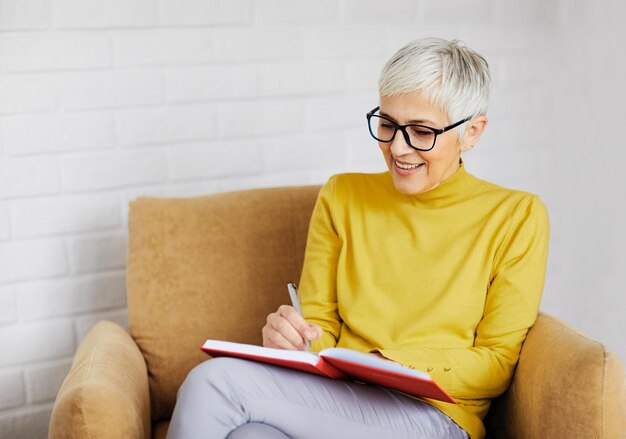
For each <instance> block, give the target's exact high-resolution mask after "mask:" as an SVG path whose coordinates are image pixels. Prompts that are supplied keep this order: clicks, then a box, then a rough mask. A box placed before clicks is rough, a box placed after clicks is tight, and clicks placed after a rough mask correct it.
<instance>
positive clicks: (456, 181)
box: [385, 158, 471, 206]
mask: <svg viewBox="0 0 626 439" xmlns="http://www.w3.org/2000/svg"><path fill="white" fill-rule="evenodd" d="M459 165H460V166H459V169H457V170H456V171H455V172H454V174H452V175H451V176H450V177H448V178H447V179H446V180H444V181H443V182H441V183H439V184H438V185H437V186H436V187H435V188H433V189H431V190H428V191H426V192H420V193H417V194H402V193H400V192H398V190H397V189H396V187H395V185H394V183H393V177H391V173H390V172H389V171H387V172H386V173H385V174H387V181H388V183H389V184H391V187H392V188H393V190H394V191H395V192H396V193H397V194H398V195H399V196H400V197H402V198H404V199H405V200H412V201H415V202H418V203H420V204H427V205H433V206H441V205H448V204H453V203H455V202H457V201H460V200H462V199H464V198H466V197H467V195H468V191H469V185H470V184H471V175H470V174H468V172H467V171H466V170H465V164H464V163H463V159H462V158H459Z"/></svg>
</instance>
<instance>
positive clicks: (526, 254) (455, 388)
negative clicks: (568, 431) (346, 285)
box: [379, 195, 550, 400]
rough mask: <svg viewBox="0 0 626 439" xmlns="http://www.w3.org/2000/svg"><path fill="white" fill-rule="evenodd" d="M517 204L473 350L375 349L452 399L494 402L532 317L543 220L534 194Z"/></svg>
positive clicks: (543, 254)
mask: <svg viewBox="0 0 626 439" xmlns="http://www.w3.org/2000/svg"><path fill="white" fill-rule="evenodd" d="M520 205H521V208H520V209H519V210H518V211H517V213H516V215H515V220H514V222H513V224H512V226H511V229H510V230H509V232H508V234H507V236H506V238H505V239H504V241H503V246H502V247H500V250H499V252H498V254H496V256H495V260H494V268H493V271H492V274H491V282H490V285H489V288H488V291H487V297H486V302H485V308H484V312H483V317H482V319H481V321H480V322H479V324H478V327H477V328H476V335H475V338H474V345H473V346H471V347H468V348H465V349H446V348H445V347H442V348H439V349H435V348H416V349H410V350H405V349H379V351H380V352H381V353H382V355H384V356H385V357H387V358H389V359H391V360H394V361H397V362H399V363H401V364H403V365H404V366H407V367H411V368H415V369H419V370H424V371H427V372H428V373H429V374H430V375H431V376H432V377H433V379H435V380H436V381H437V382H438V383H439V384H440V385H441V386H442V387H443V388H444V389H446V390H447V391H448V392H449V393H450V394H451V395H452V396H453V397H455V398H457V399H461V400H477V399H485V398H494V397H496V396H498V395H500V394H501V393H503V392H504V391H505V390H506V389H507V387H508V385H509V384H510V380H511V378H512V375H513V370H514V368H515V365H516V364H517V360H518V358H519V353H520V350H521V346H522V342H523V341H524V339H525V337H526V334H527V332H528V329H529V328H530V327H531V326H532V325H533V323H534V322H535V319H536V317H537V313H538V310H539V305H540V302H541V296H542V293H543V287H544V281H545V271H546V265H547V258H548V243H549V227H550V225H549V218H548V213H547V210H546V208H545V206H544V204H543V202H542V201H541V199H540V198H539V197H538V196H536V195H531V196H529V197H527V198H525V199H523V200H522V202H520Z"/></svg>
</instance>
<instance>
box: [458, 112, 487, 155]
mask: <svg viewBox="0 0 626 439" xmlns="http://www.w3.org/2000/svg"><path fill="white" fill-rule="evenodd" d="M487 122H488V120H487V116H484V115H481V116H476V117H474V118H472V119H471V120H469V121H468V122H467V123H468V125H467V127H465V133H464V134H463V142H462V143H461V151H468V150H470V149H471V148H473V147H474V145H476V144H477V143H478V140H479V139H480V136H481V135H482V134H483V132H484V131H485V128H487Z"/></svg>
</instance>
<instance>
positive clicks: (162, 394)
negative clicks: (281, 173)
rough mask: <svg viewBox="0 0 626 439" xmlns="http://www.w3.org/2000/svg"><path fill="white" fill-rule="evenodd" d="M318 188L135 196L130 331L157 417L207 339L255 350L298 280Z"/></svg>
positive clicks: (167, 408)
mask: <svg viewBox="0 0 626 439" xmlns="http://www.w3.org/2000/svg"><path fill="white" fill-rule="evenodd" d="M318 192H319V187H317V186H313V187H304V188H276V189H256V190H250V191H240V192H235V193H228V194H217V195H212V196H205V197H195V198H187V199H180V198H179V199H157V198H139V199H137V200H135V201H134V202H133V203H132V205H131V210H130V217H129V229H130V235H129V254H128V274H127V286H128V313H129V323H130V331H131V334H132V336H133V338H134V339H135V340H136V342H137V345H138V346H139V349H140V350H141V352H142V353H143V355H144V357H145V359H146V363H147V365H148V371H149V376H150V395H151V397H152V416H153V420H163V419H169V417H170V415H171V413H172V410H173V408H174V403H175V399H176V391H177V389H178V387H179V386H180V384H181V383H182V382H183V379H184V378H185V376H186V375H187V372H188V371H189V370H191V368H192V367H193V366H195V365H196V364H198V363H199V362H200V361H203V360H205V359H207V358H208V357H207V356H206V354H204V353H202V352H201V351H200V350H199V349H198V346H200V345H201V344H202V343H204V341H205V340H206V339H207V338H216V339H227V340H230V341H237V342H244V343H256V344H260V343H261V342H262V339H261V328H262V327H263V325H264V324H265V318H266V316H267V315H268V314H269V313H271V312H273V311H275V310H276V309H277V308H278V306H280V305H281V304H283V303H289V295H288V292H287V282H289V281H294V282H297V281H298V279H299V277H300V271H301V267H302V261H303V258H304V247H305V244H306V232H307V229H308V223H309V218H310V215H311V212H312V210H313V205H314V203H315V199H316V197H317V193H318Z"/></svg>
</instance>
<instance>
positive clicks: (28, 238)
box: [0, 0, 626, 438]
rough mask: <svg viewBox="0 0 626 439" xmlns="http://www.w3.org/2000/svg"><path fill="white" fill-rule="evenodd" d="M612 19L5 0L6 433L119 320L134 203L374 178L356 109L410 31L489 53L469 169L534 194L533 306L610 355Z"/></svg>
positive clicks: (613, 339)
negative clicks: (103, 328)
mask: <svg viewBox="0 0 626 439" xmlns="http://www.w3.org/2000/svg"><path fill="white" fill-rule="evenodd" d="M624 9H626V8H625V7H624V6H620V3H619V2H607V5H606V8H605V7H603V8H598V7H597V5H595V3H593V2H591V1H590V0H575V1H565V0H549V1H547V2H545V1H544V2H540V1H538V0H531V1H527V2H513V1H508V0H506V1H495V0H451V1H445V2H441V1H437V0H421V1H419V2H416V1H412V0H397V1H394V2H381V1H374V0H339V1H336V0H317V1H306V0H264V1H254V0H108V1H101V0H0V353H1V354H0V437H28V438H44V437H46V434H47V423H48V419H49V415H50V410H51V407H52V401H53V400H54V396H55V394H56V392H57V390H58V387H59V385H60V383H61V381H62V379H63V376H64V374H65V373H66V372H67V370H68V368H69V365H70V362H71V358H72V355H73V353H74V351H75V349H76V347H77V344H78V343H79V342H80V340H82V338H83V337H84V335H85V334H86V333H87V332H88V331H89V329H90V328H92V327H93V325H94V324H95V323H96V322H97V321H98V320H100V319H110V320H113V321H116V322H118V323H120V324H121V325H124V326H126V325H127V311H126V298H125V295H126V290H125V269H126V266H125V264H126V247H127V242H128V236H127V215H128V204H129V202H130V201H132V200H133V199H135V198H136V197H138V196H141V195H151V196H180V197H185V196H196V195H206V194H210V193H214V192H221V191H229V190H239V189H246V188H254V187H271V186H283V185H301V184H320V183H323V182H325V181H326V179H327V178H328V177H329V176H330V175H332V174H334V173H339V172H352V171H353V172H381V171H384V170H385V164H384V162H383V160H382V157H381V153H380V150H379V148H378V146H377V144H376V143H375V142H374V141H373V140H372V139H371V138H370V136H369V134H368V133H367V130H366V122H365V113H366V112H367V111H369V110H371V109H372V108H373V107H374V106H376V105H377V103H378V94H377V81H378V76H379V73H380V69H381V68H382V66H383V64H384V62H385V61H386V60H387V59H388V58H389V56H391V55H392V53H394V52H395V51H396V50H397V49H398V48H400V47H401V46H402V45H404V44H406V43H407V42H408V41H410V40H412V39H415V38H418V37H426V36H441V37H444V38H457V39H460V40H462V41H464V42H466V43H467V44H468V45H469V46H470V47H472V48H474V49H476V50H477V51H478V52H479V53H481V54H483V55H485V57H486V58H487V60H488V61H489V63H490V66H491V70H492V76H493V81H492V94H491V106H490V110H489V113H488V116H489V120H490V126H489V128H488V130H487V132H486V133H485V136H484V137H483V139H481V142H480V145H479V147H478V148H476V149H475V150H472V151H471V152H470V153H468V155H467V167H468V170H469V171H470V172H472V173H474V174H475V175H477V176H479V177H481V178H484V179H487V180H492V181H494V182H495V183H498V184H502V185H505V186H508V187H516V188H518V189H525V190H532V191H536V192H538V193H539V194H540V195H541V197H542V199H543V200H544V201H545V202H546V204H547V205H548V208H549V211H550V213H551V220H552V230H553V231H554V234H553V242H552V243H551V255H550V258H551V259H550V261H549V267H554V270H555V271H558V273H556V274H557V275H558V276H554V275H553V274H551V273H549V275H548V281H547V287H546V293H545V294H544V297H545V300H544V303H545V308H546V310H547V311H549V312H552V313H553V314H557V315H559V316H560V317H562V318H564V319H566V320H568V321H569V322H570V323H572V324H573V325H574V326H578V327H580V328H581V329H582V330H585V331H587V332H588V333H591V334H594V335H595V336H596V337H598V338H599V339H600V340H601V341H606V342H607V343H610V344H611V347H613V348H614V349H615V350H616V351H617V352H618V354H620V355H622V356H626V349H625V348H624V346H623V343H622V344H621V345H620V344H619V343H620V342H619V336H618V335H617V334H622V333H624V330H626V328H624V326H623V319H622V318H621V315H620V314H619V310H621V309H624V307H626V302H624V300H621V299H619V298H616V296H615V293H614V292H615V291H618V290H619V288H620V287H621V285H624V284H626V278H625V277H624V276H626V275H625V274H624V270H622V269H621V268H622V267H623V263H622V262H623V261H624V259H623V256H622V255H623V254H624V252H623V248H624V246H626V236H625V235H624V232H623V227H622V223H621V222H620V218H622V216H620V215H619V214H616V213H615V212H620V211H624V210H626V205H624V203H625V201H623V200H625V199H626V198H624V197H623V193H621V192H619V193H618V189H615V188H621V187H623V181H622V180H623V178H622V177H621V175H622V172H621V168H620V166H623V165H622V164H623V163H624V161H625V160H626V155H625V154H626V153H624V151H626V149H624V148H621V147H620V146H619V145H621V143H622V142H621V136H620V135H621V131H620V130H619V123H618V122H619V121H620V120H619V117H620V116H619V115H620V114H621V112H620V107H619V103H620V102H623V101H624V100H626V96H625V94H626V89H625V88H624V86H623V84H622V82H623V81H622V79H621V76H620V72H622V71H623V67H624V62H623V61H622V60H621V59H619V57H616V55H615V54H616V53H620V50H621V48H622V47H623V45H624V44H623V43H624V40H625V33H624V31H618V30H617V29H622V28H623V26H622V25H621V23H620V22H619V17H623V16H624V12H625V11H624ZM582 127H586V128H584V129H583V128H582ZM557 176H558V178H557ZM622 192H623V191H622ZM615 200H622V201H615ZM581 203H586V204H585V206H590V207H592V208H593V212H594V215H581V214H580V209H581ZM620 203H621V204H620ZM620 208H621V210H620ZM622 222H623V221H622ZM581 246H582V247H581ZM569 247H571V248H569ZM581 254H585V255H586V254H592V255H594V257H593V258H592V261H591V262H589V260H588V258H586V257H582V256H581ZM588 264H590V265H588ZM594 264H595V265H594ZM620 264H621V265H620ZM566 273H567V275H566ZM551 275H552V276H554V277H550V276H551ZM598 279H601V280H598ZM611 292H613V294H611ZM589 297H593V298H594V299H593V301H592V300H591V299H589ZM620 300H621V302H620ZM259 329H260V328H259Z"/></svg>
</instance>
